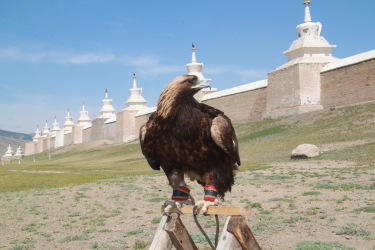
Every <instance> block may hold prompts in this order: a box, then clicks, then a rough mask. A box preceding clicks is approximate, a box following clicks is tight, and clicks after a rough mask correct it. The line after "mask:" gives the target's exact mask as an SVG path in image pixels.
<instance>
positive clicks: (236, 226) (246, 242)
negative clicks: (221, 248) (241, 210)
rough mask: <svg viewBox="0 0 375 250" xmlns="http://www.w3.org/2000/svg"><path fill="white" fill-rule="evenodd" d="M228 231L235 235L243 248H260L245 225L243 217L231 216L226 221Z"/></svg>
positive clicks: (256, 249)
mask: <svg viewBox="0 0 375 250" xmlns="http://www.w3.org/2000/svg"><path fill="white" fill-rule="evenodd" d="M227 230H228V232H230V233H232V234H233V235H234V237H236V239H237V241H238V243H239V244H240V245H241V247H242V249H245V250H260V249H261V248H260V246H259V244H258V242H257V240H256V239H255V237H254V235H253V233H252V232H251V230H250V228H249V226H248V225H247V223H246V221H245V219H244V217H242V216H232V218H231V219H230V221H229V223H228V228H227Z"/></svg>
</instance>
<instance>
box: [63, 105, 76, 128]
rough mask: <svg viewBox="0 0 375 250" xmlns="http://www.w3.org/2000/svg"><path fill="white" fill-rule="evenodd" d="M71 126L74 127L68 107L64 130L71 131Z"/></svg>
mask: <svg viewBox="0 0 375 250" xmlns="http://www.w3.org/2000/svg"><path fill="white" fill-rule="evenodd" d="M73 127H74V122H73V117H72V116H70V112H69V109H68V113H67V115H66V116H65V123H64V130H66V131H72V130H73Z"/></svg>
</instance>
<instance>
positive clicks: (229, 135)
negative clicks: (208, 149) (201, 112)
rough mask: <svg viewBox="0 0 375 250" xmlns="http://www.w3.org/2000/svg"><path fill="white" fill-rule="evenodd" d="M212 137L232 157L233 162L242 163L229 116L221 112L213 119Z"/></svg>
mask: <svg viewBox="0 0 375 250" xmlns="http://www.w3.org/2000/svg"><path fill="white" fill-rule="evenodd" d="M211 137H212V139H213V140H214V142H215V143H216V145H218V146H219V148H221V149H222V150H223V151H224V152H225V153H226V154H227V155H228V156H229V157H230V158H231V159H232V161H233V163H237V164H238V165H241V160H240V156H239V153H238V141H237V137H236V134H235V132H234V128H233V126H232V123H231V122H230V120H229V118H228V117H226V116H225V115H223V114H219V115H218V116H216V117H215V118H214V119H213V120H212V125H211Z"/></svg>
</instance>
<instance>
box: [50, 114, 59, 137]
mask: <svg viewBox="0 0 375 250" xmlns="http://www.w3.org/2000/svg"><path fill="white" fill-rule="evenodd" d="M60 130H61V128H60V125H59V123H58V122H57V119H56V116H55V121H54V122H53V127H52V129H51V136H56V133H57V132H58V131H60Z"/></svg>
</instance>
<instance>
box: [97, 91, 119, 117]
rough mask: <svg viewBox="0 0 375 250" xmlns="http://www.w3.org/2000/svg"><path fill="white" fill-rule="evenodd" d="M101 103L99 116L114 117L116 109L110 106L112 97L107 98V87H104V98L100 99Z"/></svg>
mask: <svg viewBox="0 0 375 250" xmlns="http://www.w3.org/2000/svg"><path fill="white" fill-rule="evenodd" d="M102 104H103V105H102V109H101V110H100V116H99V118H106V119H110V118H114V117H116V110H115V108H114V107H113V106H112V99H109V98H108V89H105V98H104V99H103V100H102Z"/></svg>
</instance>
